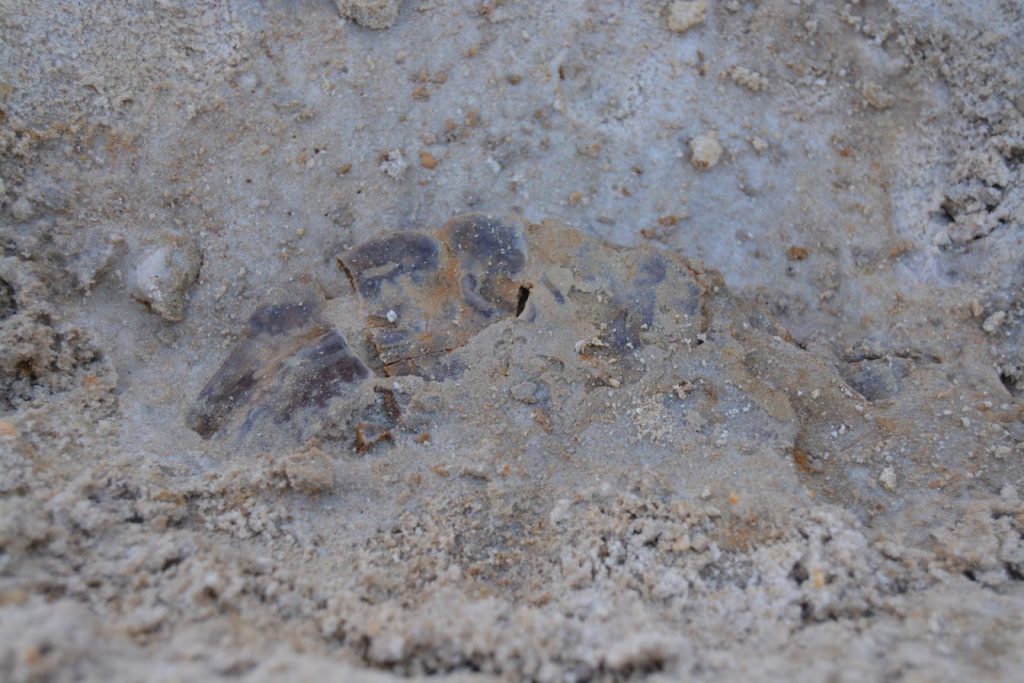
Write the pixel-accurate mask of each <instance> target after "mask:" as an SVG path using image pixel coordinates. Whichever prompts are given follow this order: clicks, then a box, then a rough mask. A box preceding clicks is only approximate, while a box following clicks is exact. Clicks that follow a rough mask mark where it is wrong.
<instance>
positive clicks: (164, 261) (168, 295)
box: [131, 237, 202, 322]
mask: <svg viewBox="0 0 1024 683" xmlns="http://www.w3.org/2000/svg"><path fill="white" fill-rule="evenodd" d="M201 263H202V255H201V254H200V252H199V248H198V247H197V246H196V244H195V242H193V241H192V240H191V239H190V238H188V237H167V238H165V239H164V244H163V245H161V246H159V247H157V248H155V249H153V250H152V251H150V252H149V253H148V254H146V256H145V258H143V259H142V261H141V262H140V263H139V265H138V267H137V268H136V269H135V274H134V277H133V279H132V283H131V296H132V298H133V299H135V300H136V301H139V302H141V303H144V304H146V305H147V306H149V308H150V310H152V311H153V312H154V313H157V314H158V315H160V316H161V317H162V318H163V319H164V320H168V321H171V322H177V321H179V320H182V319H184V317H185V303H186V297H187V296H188V289H189V287H191V286H192V283H193V282H195V279H196V277H197V276H198V275H199V266H200V264H201Z"/></svg>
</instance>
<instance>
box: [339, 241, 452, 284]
mask: <svg viewBox="0 0 1024 683" xmlns="http://www.w3.org/2000/svg"><path fill="white" fill-rule="evenodd" d="M338 264H339V265H340V266H341V267H342V268H343V269H344V270H345V271H346V272H347V273H348V276H349V278H351V280H352V283H353V285H354V286H355V288H356V291H358V292H359V294H360V296H362V297H364V298H369V299H373V298H375V297H377V296H379V295H380V291H381V285H382V284H383V283H384V282H390V283H392V284H394V283H395V282H397V281H398V279H399V278H400V277H401V276H403V275H408V276H409V277H410V278H411V279H412V280H413V282H416V283H422V282H423V280H424V278H426V277H428V276H429V275H431V274H433V273H435V272H436V271H437V269H438V264H439V255H438V244H437V242H436V241H435V240H434V239H433V238H432V237H429V236H427V235H423V234H420V233H417V232H398V233H395V234H393V235H388V236H386V237H380V238H377V239H373V240H370V241H369V242H364V243H363V244H361V245H359V246H358V247H356V248H354V249H352V250H350V251H348V252H346V253H345V254H342V255H341V256H339V257H338Z"/></svg>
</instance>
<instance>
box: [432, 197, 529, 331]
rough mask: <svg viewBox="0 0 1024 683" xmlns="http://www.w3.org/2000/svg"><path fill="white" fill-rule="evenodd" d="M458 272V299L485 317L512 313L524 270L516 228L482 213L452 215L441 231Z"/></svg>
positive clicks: (522, 248) (523, 250)
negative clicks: (454, 257) (460, 286)
mask: <svg viewBox="0 0 1024 683" xmlns="http://www.w3.org/2000/svg"><path fill="white" fill-rule="evenodd" d="M442 238H443V239H444V240H445V242H446V244H447V245H448V248H449V249H450V250H451V251H452V254H454V255H455V256H456V258H458V261H459V271H460V272H461V273H462V279H461V285H462V297H463V299H464V300H465V301H466V303H467V304H468V305H469V306H470V307H472V308H473V310H474V311H476V312H477V313H479V314H480V315H482V316H484V317H485V318H496V317H501V316H503V315H509V314H513V315H514V314H515V312H516V309H517V306H518V305H519V297H520V287H521V286H522V283H521V282H519V281H518V279H517V278H516V276H517V275H520V274H521V273H522V272H523V270H524V269H525V268H526V241H525V239H524V236H523V233H522V230H521V229H520V228H519V226H518V225H515V224H513V223H511V222H505V221H502V220H500V219H498V218H494V217H491V216H485V215H482V214H469V215H465V216H456V217H455V218H453V219H452V220H450V221H448V224H447V225H446V226H445V227H444V230H443V231H442Z"/></svg>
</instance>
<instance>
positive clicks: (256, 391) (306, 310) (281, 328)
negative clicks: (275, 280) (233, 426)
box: [186, 303, 370, 439]
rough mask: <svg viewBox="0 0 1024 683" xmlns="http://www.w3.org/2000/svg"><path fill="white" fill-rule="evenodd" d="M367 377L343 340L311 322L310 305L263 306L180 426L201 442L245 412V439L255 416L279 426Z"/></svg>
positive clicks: (365, 371) (316, 320)
mask: <svg viewBox="0 0 1024 683" xmlns="http://www.w3.org/2000/svg"><path fill="white" fill-rule="evenodd" d="M369 374H370V373H369V370H368V369H367V368H366V366H365V365H364V364H363V362H362V360H360V359H359V358H358V357H357V356H356V355H355V354H353V353H352V350H351V349H350V348H349V346H348V344H347V343H346V341H345V339H344V337H343V336H342V335H341V334H340V333H339V332H337V331H336V330H334V329H332V328H331V327H330V326H328V325H326V324H325V323H323V322H322V321H320V320H319V319H318V318H317V317H316V315H315V308H314V307H313V305H311V304H305V303H297V304H292V303H290V304H280V305H273V306H263V307H261V308H259V309H257V310H256V312H255V313H253V315H252V317H251V318H250V319H249V323H248V325H247V327H246V336H245V337H243V338H242V339H241V340H239V342H238V344H236V345H235V348H234V349H232V351H231V353H230V354H229V355H228V357H227V359H226V360H225V361H224V363H223V364H222V365H221V367H220V369H219V370H217V372H216V373H215V374H214V375H213V377H211V378H210V380H209V381H208V382H207V383H206V386H205V387H203V390H202V391H201V392H200V394H199V397H198V398H197V399H196V401H195V403H194V404H193V405H192V408H191V410H189V412H188V415H187V417H186V421H187V423H188V426H189V427H190V428H191V429H192V430H193V431H195V432H196V433H197V434H199V435H200V436H201V437H203V438H204V439H208V438H210V437H212V436H213V435H214V434H216V433H217V432H219V431H221V430H222V429H224V427H225V426H226V425H227V424H229V423H231V422H233V421H235V420H237V419H239V418H240V416H241V415H242V414H243V413H244V414H245V419H244V422H243V424H242V426H241V428H240V429H239V432H240V433H243V434H244V433H245V432H246V431H247V430H248V429H249V428H251V426H252V425H253V424H254V423H255V422H256V421H258V419H259V417H261V416H262V415H266V414H273V415H274V421H275V422H285V421H288V420H290V419H291V418H292V417H293V416H294V415H295V413H297V412H298V411H299V410H301V409H303V408H307V407H311V408H320V407H323V406H324V405H325V404H326V403H327V401H328V400H329V399H330V398H332V397H333V396H337V395H340V394H342V393H344V392H345V391H347V390H348V389H349V388H351V387H352V386H354V385H356V384H358V383H359V382H361V381H362V380H363V379H365V378H366V377H368V376H369Z"/></svg>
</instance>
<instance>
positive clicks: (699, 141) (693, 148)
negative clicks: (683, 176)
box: [690, 131, 722, 171]
mask: <svg viewBox="0 0 1024 683" xmlns="http://www.w3.org/2000/svg"><path fill="white" fill-rule="evenodd" d="M721 158H722V145H721V144H719V142H718V133H717V132H716V131H711V132H710V133H705V134H703V135H698V136H697V137H695V138H694V139H692V140H690V162H691V163H692V164H693V166H694V168H698V169H700V170H702V171H706V170H708V169H709V168H712V167H713V166H715V164H717V163H718V161H719V160H720V159H721Z"/></svg>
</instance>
